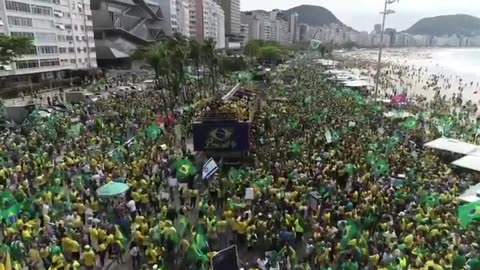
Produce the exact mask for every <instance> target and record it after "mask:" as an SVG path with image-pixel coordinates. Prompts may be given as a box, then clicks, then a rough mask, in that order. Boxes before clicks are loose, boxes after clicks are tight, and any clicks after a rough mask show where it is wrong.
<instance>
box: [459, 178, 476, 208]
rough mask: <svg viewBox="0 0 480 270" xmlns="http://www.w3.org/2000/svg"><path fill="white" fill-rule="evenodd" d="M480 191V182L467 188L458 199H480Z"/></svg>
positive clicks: (466, 200) (473, 200)
mask: <svg viewBox="0 0 480 270" xmlns="http://www.w3.org/2000/svg"><path fill="white" fill-rule="evenodd" d="M479 192H480V183H479V184H476V185H475V186H472V187H470V188H469V189H467V190H466V191H465V192H464V193H463V194H462V195H460V196H458V197H457V199H458V200H460V201H463V202H467V203H471V202H476V201H479V200H480V197H479V196H478V193H479Z"/></svg>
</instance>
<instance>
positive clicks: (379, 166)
mask: <svg viewBox="0 0 480 270" xmlns="http://www.w3.org/2000/svg"><path fill="white" fill-rule="evenodd" d="M388 171H389V167H388V163H387V161H386V160H385V159H383V158H377V159H375V163H374V164H373V173H374V174H375V176H382V175H386V174H387V173H388Z"/></svg>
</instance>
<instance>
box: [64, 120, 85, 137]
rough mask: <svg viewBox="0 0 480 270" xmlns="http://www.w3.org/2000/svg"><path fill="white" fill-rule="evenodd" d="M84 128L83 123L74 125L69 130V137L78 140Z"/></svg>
mask: <svg viewBox="0 0 480 270" xmlns="http://www.w3.org/2000/svg"><path fill="white" fill-rule="evenodd" d="M82 127H83V124H82V123H78V124H75V125H73V126H72V127H70V129H69V130H68V132H67V136H68V137H69V138H72V139H74V138H77V137H78V136H79V135H80V132H81V131H82Z"/></svg>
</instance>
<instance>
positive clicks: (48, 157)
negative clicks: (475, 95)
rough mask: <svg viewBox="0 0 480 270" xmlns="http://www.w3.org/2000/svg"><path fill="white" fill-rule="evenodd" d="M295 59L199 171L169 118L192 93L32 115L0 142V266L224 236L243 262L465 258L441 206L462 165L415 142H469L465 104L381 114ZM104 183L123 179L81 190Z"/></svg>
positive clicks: (143, 257) (209, 243)
mask: <svg viewBox="0 0 480 270" xmlns="http://www.w3.org/2000/svg"><path fill="white" fill-rule="evenodd" d="M305 61H306V60H303V61H302V60H297V61H294V63H293V64H291V66H290V68H289V69H288V70H287V71H283V72H282V73H279V74H277V75H276V77H275V78H274V80H273V82H272V83H271V84H270V85H268V86H267V87H268V88H267V89H263V90H262V91H266V96H267V97H278V98H281V97H285V99H275V100H274V99H268V98H267V99H266V100H264V101H263V103H264V106H262V108H261V110H260V112H259V113H258V114H257V116H256V118H255V121H254V123H253V127H252V130H253V136H254V138H255V143H254V145H252V149H251V153H250V154H251V157H252V159H253V161H252V164H245V165H244V166H240V167H238V166H236V167H231V168H230V167H227V166H226V165H222V162H221V161H219V162H218V163H219V165H220V170H219V171H218V172H217V173H216V174H215V175H214V176H213V177H212V178H210V179H207V181H205V180H204V179H201V178H202V177H201V171H202V170H201V168H202V161H203V160H205V156H204V154H200V155H194V154H193V153H191V152H190V151H189V150H188V149H187V147H186V146H185V141H186V140H185V137H187V136H189V134H186V133H185V132H184V133H183V134H181V136H180V138H178V136H177V137H175V136H174V135H173V134H174V133H175V132H174V128H173V127H174V126H175V125H178V124H179V123H180V125H183V128H181V130H184V131H186V130H190V127H189V126H188V125H190V124H191V120H192V119H191V117H192V116H194V115H198V110H203V109H204V107H208V104H207V105H206V104H202V102H200V103H197V106H189V107H183V106H182V107H183V108H182V112H183V113H180V112H170V115H168V117H167V116H163V117H159V116H161V115H162V114H163V115H165V114H164V112H165V111H166V109H165V106H164V105H163V98H162V97H161V95H160V94H159V93H158V92H155V91H153V92H143V93H135V94H131V95H126V96H122V97H113V96H112V97H109V98H106V99H102V100H99V101H98V102H97V103H96V104H95V105H94V106H93V108H91V107H88V108H87V107H84V106H77V105H75V106H74V105H67V106H66V111H67V112H66V113H60V112H59V113H54V114H52V115H50V116H46V117H45V116H40V115H38V114H35V113H34V114H32V115H31V116H30V118H29V121H27V123H26V124H24V125H22V128H21V129H19V130H17V131H16V132H15V133H11V134H10V135H8V137H6V138H3V143H2V145H1V148H0V154H1V158H2V159H1V161H2V162H3V166H2V169H1V170H0V184H1V185H2V193H1V199H2V200H1V201H0V203H1V204H2V212H1V213H0V215H1V217H2V229H3V235H2V246H1V247H0V250H1V251H2V252H0V253H1V256H2V258H1V264H0V269H7V270H10V269H22V268H23V267H28V268H29V269H58V270H60V269H83V268H85V269H101V268H106V267H107V266H108V265H110V264H113V266H112V268H111V269H117V268H121V267H125V268H122V269H209V268H210V267H212V265H211V259H212V258H214V256H215V254H216V252H218V251H220V250H222V249H224V248H227V247H229V246H230V245H232V244H235V245H236V246H237V251H238V256H239V258H238V259H239V261H240V265H241V267H243V268H244V269H260V270H265V269H304V270H306V269H314V270H317V269H471V270H475V269H480V250H479V247H478V243H477V242H478V241H477V237H478V234H479V231H478V227H477V226H476V225H475V222H473V223H471V224H470V225H468V226H461V225H460V223H459V221H458V218H457V213H456V212H457V206H458V204H459V202H458V201H457V200H456V197H457V196H458V195H459V194H460V193H461V192H462V191H463V190H465V189H466V188H467V187H468V186H469V185H471V184H472V182H473V180H474V179H475V178H474V177H475V175H474V174H473V173H471V172H469V171H461V170H454V169H453V168H452V167H450V166H449V165H448V163H447V162H446V161H445V159H448V158H450V157H449V156H445V155H441V154H440V153H438V152H435V151H433V150H431V149H426V148H424V147H423V143H424V142H425V141H426V140H430V139H432V138H436V137H439V136H441V135H445V136H453V137H458V138H462V139H464V140H468V141H473V140H474V139H475V138H476V136H477V135H478V133H479V132H478V127H479V126H478V124H479V123H475V122H472V121H471V120H470V117H469V116H470V115H471V113H473V112H472V111H462V112H461V114H459V115H458V116H452V115H451V114H450V113H449V111H448V110H447V111H445V108H448V107H445V106H443V104H444V100H442V99H438V100H435V101H432V102H431V103H429V105H428V108H424V109H423V110H422V111H419V108H418V107H415V106H407V107H406V108H402V109H410V110H411V112H412V113H415V114H417V115H416V117H411V118H409V119H406V120H405V121H404V120H398V119H387V118H384V116H383V112H385V111H386V110H388V109H389V108H387V107H386V106H385V105H383V104H381V103H376V102H372V101H370V99H369V98H368V97H367V96H365V95H364V94H363V93H359V92H357V91H354V90H350V89H343V88H341V87H337V86H336V85H330V84H327V83H326V82H325V81H324V80H323V79H321V76H319V74H320V73H321V70H320V69H319V68H318V67H315V66H313V65H312V64H310V63H308V62H307V63H305ZM287 75H288V77H293V78H295V79H294V80H293V81H292V82H286V81H282V79H283V78H284V76H285V77H286V76H287ZM214 102H218V101H214ZM238 102H243V101H238ZM198 104H200V105H198ZM229 106H233V107H235V105H229ZM226 107H228V106H226ZM239 107H245V106H244V104H243V105H242V106H239ZM77 116H78V117H77ZM79 124H80V125H79ZM133 136H134V140H130V139H131V138H132V137H133ZM177 146H179V147H177ZM202 155H203V157H202ZM178 164H181V166H179V165H178ZM193 167H196V170H195V169H194V168H193ZM179 170H182V171H181V172H180V171H179ZM195 171H198V173H195ZM190 172H191V173H190ZM180 176H181V177H182V179H180ZM114 182H115V183H125V184H127V185H128V187H129V190H128V191H126V192H124V193H120V194H115V195H113V196H100V195H99V194H98V193H97V190H98V189H99V188H100V187H102V186H104V185H105V184H107V183H114ZM123 264H130V265H124V266H121V265H123ZM222 270H223V269H222Z"/></svg>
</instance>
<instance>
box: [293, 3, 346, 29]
mask: <svg viewBox="0 0 480 270" xmlns="http://www.w3.org/2000/svg"><path fill="white" fill-rule="evenodd" d="M284 12H285V13H286V14H288V15H290V14H292V13H294V12H296V13H298V21H299V22H300V23H306V24H308V25H311V26H323V25H328V24H332V23H336V24H338V25H341V26H344V25H345V24H344V23H343V22H341V21H340V20H339V19H338V18H337V17H335V15H333V13H332V12H331V11H330V10H328V9H326V8H324V7H320V6H313V5H301V6H298V7H293V8H291V9H288V10H285V11H284Z"/></svg>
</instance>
